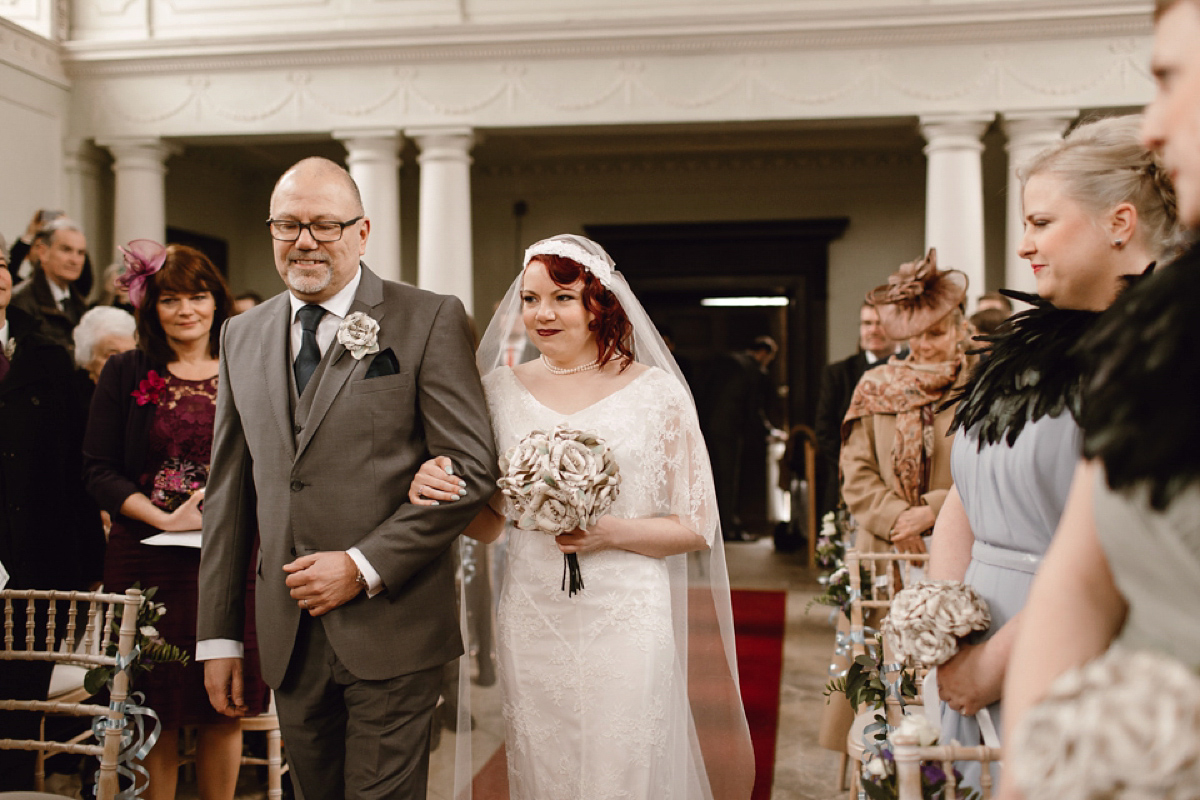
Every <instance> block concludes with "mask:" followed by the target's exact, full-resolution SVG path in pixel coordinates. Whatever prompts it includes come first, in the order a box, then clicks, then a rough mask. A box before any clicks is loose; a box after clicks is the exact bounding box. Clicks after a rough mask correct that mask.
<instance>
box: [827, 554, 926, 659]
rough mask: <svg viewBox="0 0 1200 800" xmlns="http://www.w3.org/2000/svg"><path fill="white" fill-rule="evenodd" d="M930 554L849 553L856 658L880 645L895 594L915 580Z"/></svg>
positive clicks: (847, 561)
mask: <svg viewBox="0 0 1200 800" xmlns="http://www.w3.org/2000/svg"><path fill="white" fill-rule="evenodd" d="M928 561H929V554H928V553H863V552H860V551H858V550H855V549H850V550H847V551H846V559H845V564H846V570H847V571H848V573H849V577H850V641H851V644H852V648H853V650H854V655H855V656H859V655H862V654H864V653H866V652H867V648H868V646H870V647H878V646H879V632H878V630H877V628H878V625H879V622H880V620H882V619H883V617H885V616H886V615H887V610H888V609H889V608H891V605H892V598H894V597H895V596H896V593H897V592H898V591H900V590H901V589H903V588H904V587H905V586H909V585H911V584H912V583H913V581H914V580H916V577H915V570H918V569H923V568H924V567H925V564H926V563H927V562H928Z"/></svg>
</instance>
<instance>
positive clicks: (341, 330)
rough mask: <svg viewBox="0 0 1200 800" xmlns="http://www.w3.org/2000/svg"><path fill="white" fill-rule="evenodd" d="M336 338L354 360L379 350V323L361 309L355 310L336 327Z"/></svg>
mask: <svg viewBox="0 0 1200 800" xmlns="http://www.w3.org/2000/svg"><path fill="white" fill-rule="evenodd" d="M337 340H338V342H340V343H341V345H342V346H343V347H345V348H346V349H347V350H349V351H350V355H352V356H354V358H355V360H357V361H361V360H362V357H363V356H367V355H371V354H372V353H378V352H379V323H378V322H376V321H375V320H374V319H372V318H371V317H368V316H367V315H366V314H364V313H363V312H361V311H355V312H354V313H353V314H351V315H350V316H348V317H346V319H345V320H344V321H343V322H342V324H341V326H339V327H338V332H337Z"/></svg>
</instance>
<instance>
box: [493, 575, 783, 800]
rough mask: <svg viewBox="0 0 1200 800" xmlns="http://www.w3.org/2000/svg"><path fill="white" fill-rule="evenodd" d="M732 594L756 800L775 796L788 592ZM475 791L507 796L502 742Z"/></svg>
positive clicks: (496, 797) (740, 591)
mask: <svg viewBox="0 0 1200 800" xmlns="http://www.w3.org/2000/svg"><path fill="white" fill-rule="evenodd" d="M732 595H733V596H732V600H733V628H734V635H735V638H736V640H737V660H738V674H739V675H738V676H739V678H740V679H741V688H742V702H743V703H744V704H745V706H746V719H747V721H748V722H749V723H750V740H751V742H752V744H753V746H754V770H755V779H754V793H753V794H752V795H751V800H770V797H771V784H772V781H773V777H774V772H775V735H776V731H777V729H778V727H779V685H780V680H781V678H782V676H783V634H784V626H785V623H786V618H787V594H786V593H785V592H777V591H752V590H747V589H734V590H733V592H732ZM472 793H473V796H474V797H475V798H476V800H508V770H507V766H506V764H505V755H504V746H503V745H501V746H500V749H499V750H497V751H496V752H495V753H493V754H492V757H491V758H490V759H488V762H487V763H486V764H485V765H484V766H483V768H482V769H481V770H479V772H478V774H476V776H475V781H474V786H473V792H472Z"/></svg>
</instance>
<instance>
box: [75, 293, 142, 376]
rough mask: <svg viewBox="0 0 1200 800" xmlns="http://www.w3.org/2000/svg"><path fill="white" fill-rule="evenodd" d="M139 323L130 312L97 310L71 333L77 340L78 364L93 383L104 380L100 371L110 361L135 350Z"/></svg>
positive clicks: (80, 321) (80, 322)
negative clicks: (120, 354) (117, 355)
mask: <svg viewBox="0 0 1200 800" xmlns="http://www.w3.org/2000/svg"><path fill="white" fill-rule="evenodd" d="M136 332H137V322H136V321H135V320H134V318H133V315H131V314H130V313H129V312H128V311H124V310H122V309H120V308H115V307H113V306H97V307H96V308H93V309H92V310H91V311H88V312H87V313H85V314H84V315H83V317H82V318H80V320H79V325H78V326H76V328H75V330H73V331H72V332H71V336H72V338H73V339H74V340H75V364H76V365H77V366H78V367H80V368H81V369H83V370H86V371H87V374H88V377H89V378H91V380H92V383H95V382H96V381H98V380H100V370H102V369H104V365H105V364H107V363H108V359H110V358H111V357H113V356H115V355H116V354H118V353H124V352H125V351H127V350H132V349H133V348H134V347H135V346H136V345H137V343H136V342H135V341H134V336H135V334H136Z"/></svg>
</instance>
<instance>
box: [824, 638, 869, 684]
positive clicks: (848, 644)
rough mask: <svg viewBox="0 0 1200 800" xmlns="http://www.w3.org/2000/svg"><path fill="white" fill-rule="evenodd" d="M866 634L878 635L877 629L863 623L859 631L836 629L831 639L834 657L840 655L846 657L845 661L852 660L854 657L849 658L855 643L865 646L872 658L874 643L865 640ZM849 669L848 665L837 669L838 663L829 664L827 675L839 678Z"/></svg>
mask: <svg viewBox="0 0 1200 800" xmlns="http://www.w3.org/2000/svg"><path fill="white" fill-rule="evenodd" d="M868 634H870V635H871V636H878V635H879V631H877V630H875V629H874V628H871V627H869V626H866V625H864V626H863V629H862V630H860V631H848V632H843V631H837V633H836V635H835V636H834V640H833V656H834V658H839V657H840V658H844V659H846V661H853V660H854V659H852V658H850V655H851V653H853V652H854V645H856V644H861V645H862V646H863V647H864V648H866V651H867V654H868V655H869V656H871V657H872V658H874V657H875V645H874V644H873V643H870V642H868V641H867V635H868ZM849 669H850V667H849V665H847V666H846V668H845V669H838V665H837V664H836V663H835V664H830V665H829V675H830V677H833V678H840V677H842V676H844V675H845V674H846V673H847V672H848V671H849Z"/></svg>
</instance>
